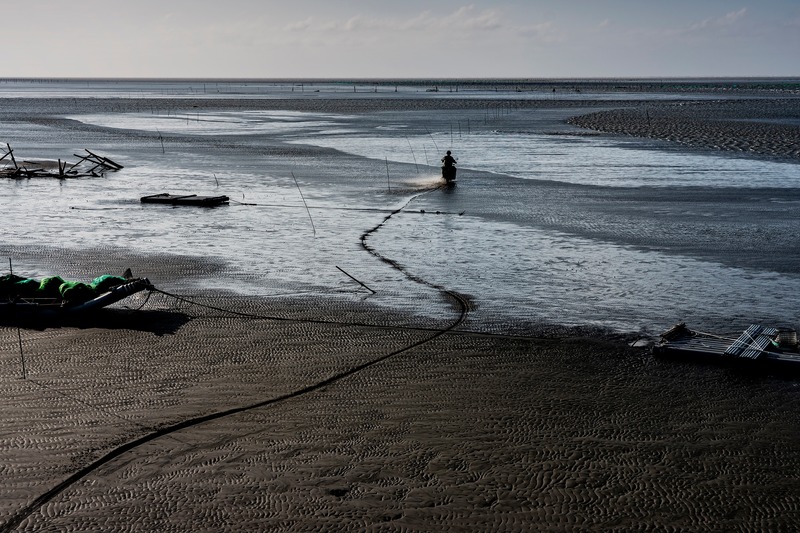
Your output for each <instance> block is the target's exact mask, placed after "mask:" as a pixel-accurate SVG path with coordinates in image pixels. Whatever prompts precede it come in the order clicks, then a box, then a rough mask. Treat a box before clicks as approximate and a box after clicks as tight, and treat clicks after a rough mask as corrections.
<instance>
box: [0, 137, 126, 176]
mask: <svg viewBox="0 0 800 533" xmlns="http://www.w3.org/2000/svg"><path fill="white" fill-rule="evenodd" d="M6 149H7V151H6V152H5V153H4V154H3V155H2V157H0V161H6V166H5V167H3V168H0V177H2V178H60V179H64V178H85V177H95V178H97V177H100V176H102V175H103V174H105V173H106V172H116V171H117V170H120V169H121V168H122V165H120V164H119V163H115V162H114V161H112V160H110V159H109V158H107V157H103V156H101V155H97V154H95V153H93V152H91V151H89V150H86V149H84V151H85V152H86V155H78V154H73V155H74V156H75V157H77V158H78V162H77V163H73V164H70V163H69V162H67V161H61V159H59V160H58V170H54V169H53V168H52V167H53V166H54V163H55V162H54V161H51V162H47V161H22V162H21V163H22V164H21V165H20V163H19V162H17V159H16V158H15V157H14V150H12V149H11V145H9V144H8V143H6ZM6 158H8V159H6ZM9 163H11V164H10V165H9ZM46 167H50V168H46Z"/></svg>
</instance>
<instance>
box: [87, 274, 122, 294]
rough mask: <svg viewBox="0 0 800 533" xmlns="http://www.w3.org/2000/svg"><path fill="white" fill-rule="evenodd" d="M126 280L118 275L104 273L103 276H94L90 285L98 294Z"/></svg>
mask: <svg viewBox="0 0 800 533" xmlns="http://www.w3.org/2000/svg"><path fill="white" fill-rule="evenodd" d="M127 281H128V280H127V279H125V278H123V277H120V276H111V275H109V274H105V275H103V276H98V277H96V278H94V280H92V282H91V283H90V285H91V286H92V287H93V288H94V290H95V292H96V293H97V294H98V296H99V295H100V294H103V293H104V292H107V291H108V290H110V289H111V288H113V287H116V286H117V285H122V284H123V283H126V282H127Z"/></svg>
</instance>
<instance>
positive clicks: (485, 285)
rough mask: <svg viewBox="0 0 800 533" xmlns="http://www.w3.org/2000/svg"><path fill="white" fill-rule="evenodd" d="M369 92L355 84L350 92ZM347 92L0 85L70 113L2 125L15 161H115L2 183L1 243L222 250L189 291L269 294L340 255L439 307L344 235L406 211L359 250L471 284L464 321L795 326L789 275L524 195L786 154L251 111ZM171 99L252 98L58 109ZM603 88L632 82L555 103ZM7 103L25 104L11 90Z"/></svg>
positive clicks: (783, 172) (675, 178)
mask: <svg viewBox="0 0 800 533" xmlns="http://www.w3.org/2000/svg"><path fill="white" fill-rule="evenodd" d="M397 88H398V91H397V93H392V92H389V91H388V90H387V88H385V87H381V90H387V92H386V93H384V94H383V95H381V93H379V92H378V93H373V94H375V95H374V96H371V97H374V98H448V97H449V98H474V97H481V98H502V97H506V98H525V97H529V98H546V97H548V96H549V95H548V94H547V93H545V92H544V91H540V92H538V93H537V92H531V94H529V95H525V94H524V93H517V92H513V93H510V92H507V93H500V94H498V93H497V92H493V91H478V90H476V91H472V92H470V91H464V90H462V91H460V92H459V93H458V94H456V95H453V94H452V93H448V94H443V93H442V92H438V93H433V92H428V91H426V90H425V89H424V88H420V87H418V86H407V87H406V86H402V85H400V84H398V87H397ZM369 89H370V87H369V86H368V85H362V86H361V87H358V86H356V90H362V91H364V92H366V93H368V91H369ZM317 91H318V92H317ZM351 91H353V87H352V86H351V85H345V84H344V83H328V84H321V83H318V84H316V85H311V84H306V85H303V86H302V87H301V86H299V85H298V84H291V83H288V82H287V83H274V84H266V83H264V84H261V85H258V84H248V83H245V82H242V83H241V84H239V85H233V84H221V83H220V82H211V81H209V82H192V83H189V82H185V83H182V84H181V83H178V82H175V83H171V84H167V83H166V82H141V81H139V82H125V83H122V82H118V84H117V85H113V84H112V83H111V82H96V81H95V82H92V81H86V82H74V83H72V84H70V83H52V84H45V83H41V84H38V85H31V84H26V83H22V82H20V83H16V84H14V83H6V84H0V97H13V98H20V97H22V100H24V98H25V97H47V98H52V99H56V100H63V104H64V105H63V107H64V111H63V117H66V118H68V119H70V120H75V121H78V122H80V123H81V124H83V125H84V126H81V127H78V128H73V129H72V130H70V126H69V124H70V122H63V123H60V122H59V123H57V124H51V123H47V124H43V123H42V122H41V121H36V120H23V121H9V120H5V121H4V123H3V129H4V136H5V138H3V139H0V140H2V141H5V142H9V143H11V144H12V146H14V147H15V149H16V153H17V155H18V157H19V156H20V154H21V153H22V152H24V153H25V155H27V157H29V158H37V157H47V158H56V157H64V156H69V155H71V154H72V153H74V152H75V151H78V150H81V149H82V148H83V147H84V146H85V147H88V148H90V149H93V150H97V151H99V152H101V153H104V154H106V155H108V156H109V157H112V158H113V159H115V160H117V161H118V162H120V163H122V164H124V165H125V169H124V170H123V171H121V172H118V173H114V174H109V175H107V176H106V177H104V178H90V179H75V180H65V181H58V180H4V181H2V182H0V194H2V197H3V199H4V205H5V206H7V207H6V208H5V209H4V214H3V222H4V223H3V225H4V239H5V242H6V243H7V244H11V245H24V244H26V243H30V242H34V241H35V242H36V243H37V244H43V245H52V246H62V247H67V248H74V249H82V248H86V247H93V246H98V245H103V246H113V247H116V248H120V249H132V250H136V251H137V252H148V251H157V252H159V253H167V252H168V253H175V254H185V255H196V256H202V257H212V258H215V259H219V260H221V261H224V262H225V263H226V264H227V265H228V269H229V270H230V272H232V273H233V275H232V276H231V277H230V278H217V279H202V280H197V284H198V285H202V286H218V287H221V288H226V289H234V290H237V291H240V292H242V293H245V294H271V293H275V292H280V290H284V289H285V288H286V287H289V286H292V287H294V288H297V287H308V288H309V289H310V290H314V291H318V292H323V293H324V292H326V291H327V292H331V293H335V292H338V291H345V290H353V286H352V282H351V281H350V280H349V279H347V278H344V277H343V276H342V274H341V272H340V271H339V270H338V269H337V268H336V267H340V268H343V269H345V270H347V271H348V272H350V273H351V274H353V275H355V276H356V277H358V278H359V279H361V280H363V281H364V282H365V283H367V284H368V285H370V286H371V287H373V288H376V289H377V290H378V294H377V295H375V296H370V298H372V299H373V301H375V302H376V303H379V304H385V305H387V306H394V307H401V308H407V309H409V310H412V311H414V312H418V313H440V312H442V305H441V303H438V304H432V303H431V302H435V301H437V295H436V294H435V293H436V291H435V290H433V289H431V288H430V287H427V286H421V285H419V284H415V283H413V282H411V281H410V280H409V279H408V278H406V277H405V276H404V275H403V274H402V273H400V272H398V271H396V270H393V269H391V268H389V267H388V266H386V265H385V264H383V263H381V262H380V261H378V260H377V259H375V258H374V257H372V256H371V255H369V254H367V253H366V252H365V251H364V250H363V249H362V248H361V246H360V238H361V235H362V234H363V233H364V232H365V231H367V230H369V229H371V228H373V227H375V226H376V225H378V224H379V223H381V221H382V220H384V218H385V217H386V216H387V215H388V214H389V213H390V212H392V211H393V210H396V209H399V208H403V210H402V211H401V212H399V213H397V214H396V215H394V216H393V217H392V218H391V219H390V220H389V221H388V222H387V223H386V224H385V225H384V226H383V227H382V228H381V229H380V230H378V231H376V232H375V233H374V234H371V235H370V237H369V238H368V239H369V243H370V245H371V246H373V247H374V248H376V249H377V250H378V251H379V252H380V253H381V254H383V255H384V256H386V257H390V258H392V259H395V260H398V261H399V262H401V263H402V264H403V265H404V267H406V268H407V269H408V270H409V271H410V272H413V273H414V274H415V275H417V276H421V277H423V278H425V279H427V280H429V281H430V282H431V283H434V284H437V285H439V286H444V287H447V288H449V289H453V290H457V291H460V292H463V293H465V294H469V295H471V297H472V298H473V299H474V301H475V303H476V307H477V310H476V311H475V314H474V317H475V320H476V321H477V322H481V323H483V324H484V325H488V326H487V327H491V328H493V329H499V330H502V329H504V324H510V323H513V322H524V321H535V322H546V323H557V324H567V325H585V324H591V325H599V326H605V327H611V328H616V329H619V330H624V331H632V330H633V331H639V330H643V331H649V332H657V331H660V330H662V329H664V328H666V327H668V326H669V325H671V324H673V323H675V322H677V321H679V320H686V321H687V322H689V323H690V324H691V325H692V326H694V327H697V328H699V329H709V330H715V329H716V330H719V329H720V328H725V329H726V330H730V329H731V328H733V329H734V330H735V329H737V328H738V327H740V326H743V325H746V324H748V323H750V322H752V321H760V322H769V323H772V324H789V325H793V324H794V323H795V322H796V318H797V315H796V313H797V305H796V298H795V297H794V296H792V295H796V294H800V277H798V276H797V275H795V274H793V273H787V272H785V271H783V272H780V269H772V268H770V267H769V265H766V266H764V267H760V268H753V267H747V268H745V267H738V266H731V265H730V263H729V262H725V261H714V260H709V259H708V257H705V256H704V257H700V256H696V257H693V256H692V255H691V254H686V253H683V254H677V253H666V252H664V251H658V250H653V249H647V248H646V247H642V246H636V247H634V246H631V245H629V244H626V243H625V240H624V239H621V238H620V239H615V238H614V237H613V235H614V231H618V233H619V234H620V235H622V234H623V233H626V232H629V231H630V230H629V228H625V227H620V228H614V227H613V226H612V225H610V223H607V222H603V221H602V220H598V221H597V224H600V225H602V224H606V226H607V227H604V228H603V234H604V235H606V237H605V238H603V239H597V238H591V237H587V236H586V235H579V234H576V233H574V232H565V231H557V230H554V229H552V227H551V225H549V224H546V223H543V217H542V215H541V213H542V209H543V208H544V207H545V206H543V205H541V204H537V202H541V201H542V200H541V191H542V186H543V185H542V184H550V185H549V186H552V185H553V184H556V185H558V184H564V185H565V186H566V185H571V186H574V187H578V189H576V190H579V191H598V190H599V191H624V190H634V191H642V190H645V191H646V190H650V189H652V190H653V191H658V190H664V189H669V190H670V191H672V190H676V191H680V190H682V189H683V190H687V191H691V190H692V188H696V187H702V188H704V189H709V188H711V189H714V188H718V189H719V190H725V191H728V192H730V191H731V190H734V191H736V190H742V191H747V190H763V189H775V190H782V189H785V190H790V189H794V188H796V182H797V177H798V165H796V164H791V163H780V162H771V161H765V160H754V159H747V158H741V157H729V156H725V155H713V154H712V155H710V154H701V153H693V152H683V151H680V150H677V149H654V147H653V146H650V145H645V144H643V142H642V141H637V140H622V139H610V138H606V137H600V136H581V135H565V134H564V133H569V132H570V131H572V130H570V127H568V126H565V125H563V123H562V122H561V119H562V118H564V117H566V116H568V114H565V113H560V114H559V113H551V114H547V113H541V112H532V111H531V112H523V111H520V110H508V111H503V113H505V114H492V115H491V116H488V112H487V111H485V110H476V111H468V112H460V113H459V114H451V115H447V116H430V115H429V114H428V115H426V113H419V112H412V111H409V112H408V113H403V112H392V113H374V114H342V113H334V112H330V113H308V112H295V111H267V110H263V109H258V105H257V101H258V99H259V98H280V97H286V95H287V94H293V95H295V96H296V95H297V93H300V95H302V97H304V98H322V97H328V98H332V99H335V98H344V97H345V96H346V95H348V94H350V92H351ZM187 95H191V96H192V97H194V98H212V99H220V98H237V99H240V98H249V99H252V100H253V101H254V102H255V103H254V104H253V109H251V110H247V111H235V112H234V111H213V110H212V111H210V110H208V109H205V108H204V109H203V110H202V111H193V110H192V109H191V108H181V107H180V105H177V104H176V108H175V109H174V110H172V111H171V112H169V113H164V112H158V113H156V112H154V111H147V106H146V105H144V104H143V105H142V108H143V110H142V111H139V112H135V113H119V112H107V111H104V112H93V113H90V114H86V113H83V112H76V107H75V104H74V102H75V101H76V100H79V99H83V98H93V97H103V98H137V99H141V100H142V102H143V103H144V102H146V101H147V100H148V99H162V98H181V97H185V96H187ZM612 97H613V99H625V98H635V97H641V95H638V96H637V95H633V94H628V93H624V94H620V93H616V94H613V95H609V94H599V93H595V94H587V93H580V94H579V93H574V94H570V96H569V98H570V99H576V98H577V99H586V100H589V99H612ZM648 97H654V98H659V99H668V98H685V96H682V95H679V96H675V95H669V94H658V95H655V96H652V95H648ZM176 101H177V100H176ZM15 105H17V106H22V107H23V108H24V103H22V104H20V103H17V104H15ZM30 111H31V112H33V111H35V110H30ZM492 113H495V112H494V111H492ZM6 116H8V115H6ZM65 131H66V132H71V133H68V134H65ZM137 132H140V133H141V132H146V133H147V134H148V135H137V134H136V133H137ZM554 132H555V133H559V134H558V135H556V134H554ZM78 143H85V144H78ZM265 145H269V146H280V145H286V146H287V148H291V147H296V146H301V145H302V146H309V145H310V146H317V147H321V148H329V149H334V150H336V151H338V152H341V153H344V154H349V155H350V157H334V156H325V155H324V154H325V152H320V155H319V156H317V157H315V158H310V159H303V158H297V159H295V160H293V159H292V157H294V156H292V155H291V154H292V151H291V150H287V152H286V153H287V156H286V158H285V159H282V160H281V161H275V160H273V159H271V158H270V157H269V156H265V155H264V154H263V153H262V151H261V149H260V148H261V147H262V146H265ZM214 146H220V148H219V149H214V148H213V147H214ZM451 148H452V149H453V150H454V151H455V152H456V155H457V156H458V157H459V164H460V169H461V170H460V173H461V179H460V180H459V183H458V185H457V186H456V188H454V189H450V190H443V189H436V187H437V186H438V185H440V184H441V183H440V180H439V178H438V163H437V162H438V160H439V159H440V158H441V156H442V152H443V151H444V150H445V149H451ZM656 148H663V147H656ZM295 178H296V179H297V182H295ZM558 190H561V189H558ZM165 191H168V192H173V193H177V192H189V193H197V194H227V195H229V196H231V198H233V199H234V200H235V202H234V203H233V204H232V205H231V206H230V207H227V208H219V209H210V210H208V209H205V210H197V209H174V208H168V207H160V206H143V205H140V203H139V201H138V199H139V197H140V196H142V195H145V194H153V193H156V192H165ZM563 191H564V194H563V195H562V196H563V197H562V198H561V199H560V200H558V202H560V203H559V204H558V205H556V206H555V207H553V206H552V205H551V204H548V206H547V207H548V208H550V209H554V212H555V213H556V214H557V215H558V216H559V217H562V218H563V217H567V218H568V217H570V216H574V217H576V218H577V217H580V216H583V215H582V213H581V212H580V211H579V207H577V206H576V205H575V204H574V203H573V201H572V194H571V192H570V191H572V189H570V188H569V187H566V188H564V189H563ZM301 192H302V196H301ZM612 194H613V193H612ZM642 197H646V194H643V195H642ZM304 201H305V202H306V204H307V205H308V209H306V206H305V205H304ZM242 204H255V205H242ZM640 207H642V208H644V205H643V204H642V205H641V206H640ZM617 220H619V219H617ZM622 226H624V224H622ZM609 235H610V236H611V237H609ZM31 268H34V267H31ZM36 268H39V269H40V271H39V272H33V273H32V274H51V272H46V267H44V266H38V267H36ZM154 281H155V282H156V283H158V280H154Z"/></svg>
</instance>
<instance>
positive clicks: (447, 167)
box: [442, 150, 457, 183]
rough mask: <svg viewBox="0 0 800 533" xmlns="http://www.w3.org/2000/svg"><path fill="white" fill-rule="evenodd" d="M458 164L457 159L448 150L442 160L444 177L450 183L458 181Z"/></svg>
mask: <svg viewBox="0 0 800 533" xmlns="http://www.w3.org/2000/svg"><path fill="white" fill-rule="evenodd" d="M456 163H457V161H456V158H455V157H453V156H452V155H450V150H448V151H447V154H445V156H444V157H443V158H442V164H443V166H442V177H443V178H444V179H445V181H446V182H448V183H449V182H451V181H455V180H456Z"/></svg>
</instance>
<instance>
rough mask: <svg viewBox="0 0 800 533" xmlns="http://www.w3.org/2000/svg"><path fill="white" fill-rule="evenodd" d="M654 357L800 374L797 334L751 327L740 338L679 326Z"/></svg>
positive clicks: (667, 333) (655, 349) (665, 336)
mask: <svg viewBox="0 0 800 533" xmlns="http://www.w3.org/2000/svg"><path fill="white" fill-rule="evenodd" d="M653 354H655V355H658V356H664V357H675V358H680V359H684V360H690V361H712V362H719V363H735V364H742V365H749V366H762V365H764V366H781V367H784V368H787V367H788V368H792V369H794V370H800V352H798V343H797V332H796V331H795V330H793V329H779V328H773V327H765V326H761V325H758V324H752V325H751V326H750V327H748V328H747V329H746V330H745V331H744V332H742V334H740V335H739V336H738V337H735V336H730V337H726V336H721V335H714V334H710V333H702V332H698V331H692V330H690V329H689V328H688V327H686V324H684V323H680V324H677V325H676V326H673V327H672V328H671V329H669V330H668V331H665V332H664V333H662V334H661V340H660V342H658V343H657V344H656V345H655V346H654V347H653Z"/></svg>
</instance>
